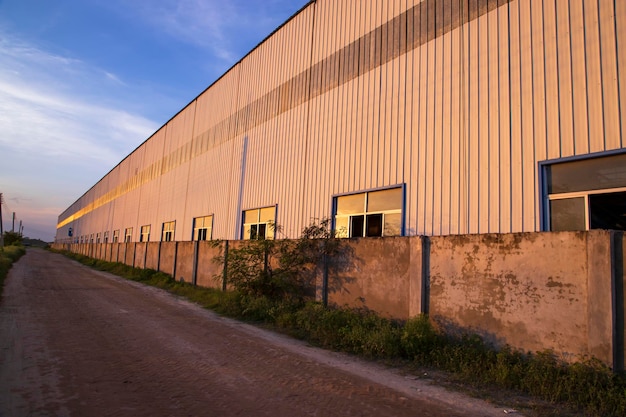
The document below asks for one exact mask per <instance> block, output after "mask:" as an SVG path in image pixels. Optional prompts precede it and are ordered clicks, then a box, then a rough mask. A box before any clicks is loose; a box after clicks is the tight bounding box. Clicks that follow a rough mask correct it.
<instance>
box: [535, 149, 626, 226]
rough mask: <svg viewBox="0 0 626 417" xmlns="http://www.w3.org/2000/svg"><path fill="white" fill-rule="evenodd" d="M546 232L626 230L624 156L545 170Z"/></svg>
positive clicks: (571, 163)
mask: <svg viewBox="0 0 626 417" xmlns="http://www.w3.org/2000/svg"><path fill="white" fill-rule="evenodd" d="M543 174H544V178H545V184H546V191H547V196H546V206H545V207H546V217H545V223H546V226H545V229H547V230H551V231H564V230H589V229H613V230H626V153H622V154H616V155H608V156H603V157H599V158H589V159H581V160H575V161H567V162H556V163H553V164H550V165H546V166H545V167H544V171H543Z"/></svg>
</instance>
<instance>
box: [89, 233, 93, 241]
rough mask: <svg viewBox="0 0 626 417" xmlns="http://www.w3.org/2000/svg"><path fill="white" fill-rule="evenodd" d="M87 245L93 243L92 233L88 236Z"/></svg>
mask: <svg viewBox="0 0 626 417" xmlns="http://www.w3.org/2000/svg"><path fill="white" fill-rule="evenodd" d="M89 243H93V233H92V234H91V235H90V236H89Z"/></svg>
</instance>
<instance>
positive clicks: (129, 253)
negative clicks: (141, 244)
mask: <svg viewBox="0 0 626 417" xmlns="http://www.w3.org/2000/svg"><path fill="white" fill-rule="evenodd" d="M122 245H123V246H124V251H125V253H124V258H123V259H124V261H123V262H124V263H125V264H126V265H128V266H133V265H134V263H135V246H136V245H137V244H136V243H131V242H129V243H123V244H122Z"/></svg>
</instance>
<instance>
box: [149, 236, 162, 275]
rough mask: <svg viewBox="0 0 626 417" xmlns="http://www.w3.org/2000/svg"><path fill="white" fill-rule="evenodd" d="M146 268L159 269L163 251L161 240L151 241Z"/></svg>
mask: <svg viewBox="0 0 626 417" xmlns="http://www.w3.org/2000/svg"><path fill="white" fill-rule="evenodd" d="M146 250H147V251H148V253H147V254H146V269H154V270H155V271H158V270H159V255H160V251H161V242H150V243H148V247H147V249H146Z"/></svg>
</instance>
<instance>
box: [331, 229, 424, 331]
mask: <svg viewBox="0 0 626 417" xmlns="http://www.w3.org/2000/svg"><path fill="white" fill-rule="evenodd" d="M345 243H346V246H347V248H348V250H343V253H342V255H341V256H340V257H338V258H337V259H334V260H333V262H331V264H330V265H331V266H330V270H329V279H328V290H329V293H328V302H329V303H330V304H334V305H339V306H344V305H347V306H356V307H361V306H363V307H367V308H369V309H371V310H375V311H377V312H379V313H381V314H383V315H385V316H388V317H396V318H402V319H406V318H408V317H410V316H411V315H416V314H419V312H420V310H421V275H422V250H421V249H422V239H421V238H419V237H410V238H401V237H394V238H386V239H382V238H375V239H352V240H350V241H347V240H346V241H345ZM412 313H413V314H412Z"/></svg>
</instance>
